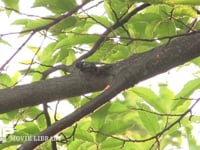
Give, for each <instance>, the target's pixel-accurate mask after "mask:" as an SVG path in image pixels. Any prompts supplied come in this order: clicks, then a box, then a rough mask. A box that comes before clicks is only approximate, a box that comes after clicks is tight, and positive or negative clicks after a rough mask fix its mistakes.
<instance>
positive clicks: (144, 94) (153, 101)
mask: <svg viewBox="0 0 200 150" xmlns="http://www.w3.org/2000/svg"><path fill="white" fill-rule="evenodd" d="M132 91H133V92H134V93H136V94H137V95H138V96H140V97H141V98H143V99H144V100H145V101H146V102H147V103H148V104H150V105H151V106H153V107H154V108H155V109H156V110H158V111H159V112H163V111H164V110H163V108H162V106H160V104H159V97H158V96H157V95H156V94H155V93H154V92H153V91H152V90H151V89H149V88H145V87H134V88H133V90H132Z"/></svg>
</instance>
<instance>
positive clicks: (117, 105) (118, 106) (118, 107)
mask: <svg viewBox="0 0 200 150" xmlns="http://www.w3.org/2000/svg"><path fill="white" fill-rule="evenodd" d="M127 110H128V107H127V106H126V105H125V104H123V103H121V102H120V101H115V102H113V103H112V104H111V106H110V108H109V112H110V113H122V112H126V111H127Z"/></svg>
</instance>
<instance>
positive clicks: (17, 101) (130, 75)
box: [0, 33, 200, 113]
mask: <svg viewBox="0 0 200 150" xmlns="http://www.w3.org/2000/svg"><path fill="white" fill-rule="evenodd" d="M199 47H200V34H199V33H193V34H190V35H187V36H184V37H179V38H177V39H176V40H173V41H172V42H170V43H167V44H165V45H163V46H160V47H157V48H155V49H152V50H150V51H148V52H145V53H142V54H136V55H133V56H131V57H129V58H127V59H125V60H123V61H120V62H117V63H115V64H112V65H110V67H103V68H99V69H100V70H101V71H100V72H98V73H94V72H88V71H86V72H84V71H80V70H78V68H75V69H77V71H74V73H72V74H70V75H68V76H65V77H60V78H54V79H49V80H45V81H39V82H35V83H31V84H27V85H21V86H16V87H14V88H7V89H3V90H0V113H5V112H8V111H12V110H15V109H18V108H22V107H26V106H33V105H37V104H40V103H44V102H51V101H54V100H57V99H64V98H69V97H74V96H78V95H82V94H86V93H89V92H95V91H100V90H103V89H104V88H105V86H106V85H108V84H111V85H112V86H116V85H118V84H122V83H123V87H120V90H124V89H125V88H128V87H130V86H133V85H134V84H136V83H138V82H140V81H142V80H145V79H147V78H150V77H152V76H155V75H157V74H160V73H162V72H165V71H167V70H168V69H170V68H173V67H175V66H177V65H180V64H183V63H184V62H187V61H189V60H191V59H193V58H195V57H197V56H199V54H200V49H199ZM111 82H112V83H111ZM121 82H122V83H121ZM121 86H122V85H121Z"/></svg>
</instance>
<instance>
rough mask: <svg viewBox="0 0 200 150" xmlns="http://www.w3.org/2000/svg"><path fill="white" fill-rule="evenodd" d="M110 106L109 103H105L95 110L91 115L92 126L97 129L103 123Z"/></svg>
mask: <svg viewBox="0 0 200 150" xmlns="http://www.w3.org/2000/svg"><path fill="white" fill-rule="evenodd" d="M110 106H111V105H110V104H106V105H105V106H103V107H102V108H101V109H99V110H97V111H96V112H95V113H93V114H92V115H91V119H92V120H91V126H92V128H94V129H95V130H98V129H100V128H101V127H102V126H103V125H104V123H105V119H106V116H107V114H108V111H109V108H110Z"/></svg>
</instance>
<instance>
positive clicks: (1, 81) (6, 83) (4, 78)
mask: <svg viewBox="0 0 200 150" xmlns="http://www.w3.org/2000/svg"><path fill="white" fill-rule="evenodd" d="M12 85H13V81H12V78H11V77H10V76H9V75H7V74H3V73H0V87H3V88H5V87H10V86H12Z"/></svg>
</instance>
